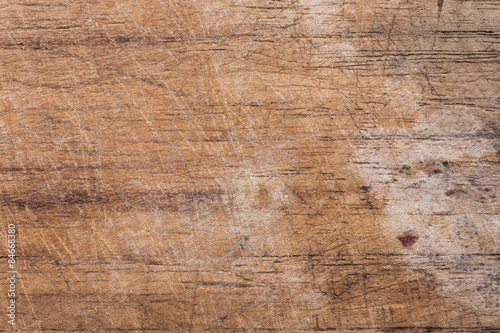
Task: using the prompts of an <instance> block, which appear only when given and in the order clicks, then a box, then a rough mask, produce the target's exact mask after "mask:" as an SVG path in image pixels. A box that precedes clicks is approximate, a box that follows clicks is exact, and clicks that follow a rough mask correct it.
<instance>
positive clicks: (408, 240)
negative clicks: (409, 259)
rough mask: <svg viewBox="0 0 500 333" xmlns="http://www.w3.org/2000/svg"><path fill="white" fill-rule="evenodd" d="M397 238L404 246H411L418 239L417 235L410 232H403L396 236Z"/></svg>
mask: <svg viewBox="0 0 500 333" xmlns="http://www.w3.org/2000/svg"><path fill="white" fill-rule="evenodd" d="M398 239H399V241H400V242H401V244H403V246H404V247H411V246H412V245H413V244H415V242H416V241H417V240H418V236H417V235H414V234H411V233H405V234H404V235H401V236H398Z"/></svg>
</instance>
